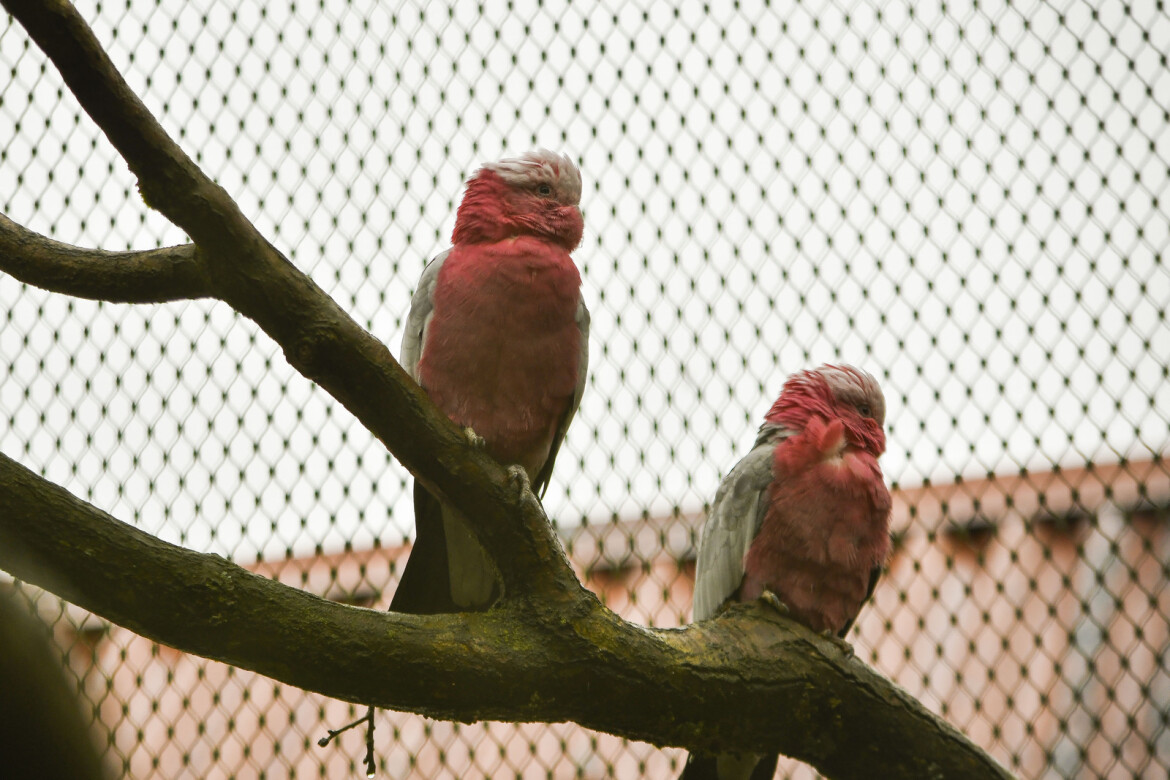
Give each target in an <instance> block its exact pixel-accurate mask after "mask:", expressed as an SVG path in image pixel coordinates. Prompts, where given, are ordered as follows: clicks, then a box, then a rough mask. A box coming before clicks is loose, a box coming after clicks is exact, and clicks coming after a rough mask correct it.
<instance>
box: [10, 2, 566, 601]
mask: <svg viewBox="0 0 1170 780" xmlns="http://www.w3.org/2000/svg"><path fill="white" fill-rule="evenodd" d="M2 3H3V5H4V7H5V8H7V9H8V11H9V13H11V14H12V15H13V16H14V17H16V18H17V20H19V21H20V23H21V24H22V25H24V27H25V29H27V30H28V32H29V35H30V36H31V37H32V38H33V40H35V41H36V43H37V44H38V45H39V46H40V47H41V48H42V49H43V50H44V51H45V53H46V54H47V55H48V56H49V58H50V59H52V60H53V62H54V64H56V65H57V67H58V69H59V70H60V71H61V75H62V77H63V78H64V79H65V82H66V83H67V84H68V85H69V88H70V89H71V90H72V91H73V93H74V94H75V95H76V96H77V99H78V100H79V101H80V102H81V105H82V106H83V107H84V108H85V110H86V111H87V112H88V113H89V114H90V116H91V117H92V118H93V119H94V121H95V122H97V124H98V126H99V127H101V129H102V130H103V131H104V132H105V133H106V135H107V136H108V137H109V138H110V141H111V142H112V143H113V144H114V146H115V147H117V149H118V151H119V152H121V153H122V155H123V157H125V158H126V161H127V163H128V164H129V165H130V169H131V170H132V171H134V173H135V174H136V175H137V176H138V181H139V188H140V189H141V191H142V193H143V197H144V198H145V199H146V201H147V203H148V205H151V206H153V207H154V208H156V209H158V210H159V211H161V212H162V213H163V214H164V215H165V216H166V217H168V218H169V219H170V220H171V221H173V222H174V223H175V224H176V225H178V226H179V227H181V228H183V229H184V230H186V231H187V233H188V234H189V235H190V236H191V237H192V238H193V239H194V240H195V244H196V246H198V247H199V252H198V258H199V259H201V260H202V261H203V262H204V263H206V268H205V270H204V272H203V275H204V276H205V277H206V279H207V280H208V282H209V283H210V285H211V290H210V294H211V295H213V296H214V297H216V298H219V299H220V300H222V301H224V302H226V303H228V304H229V305H230V306H231V307H232V308H234V309H235V310H236V311H238V312H240V313H241V314H243V315H244V316H246V317H249V318H250V319H252V320H254V321H255V322H256V323H257V324H258V325H259V326H260V327H261V328H262V329H263V330H264V331H265V333H267V334H268V335H269V336H270V337H272V339H273V340H274V341H276V342H277V343H278V344H279V345H280V346H281V347H282V348H283V350H284V354H285V357H286V358H287V359H288V361H289V363H290V364H291V365H292V366H293V367H294V368H296V369H297V370H298V371H300V372H301V373H302V374H304V375H305V376H306V377H308V378H309V379H312V380H313V381H315V382H317V384H319V385H321V387H323V388H324V389H325V390H326V391H328V392H329V393H330V395H332V396H333V397H334V398H336V399H337V400H338V401H340V402H341V403H342V404H343V405H344V406H345V407H346V408H347V409H349V411H350V412H352V413H353V415H354V416H355V417H357V418H358V419H359V420H361V422H362V424H363V425H365V426H366V428H368V429H369V430H370V432H371V433H373V434H374V435H375V436H377V437H378V439H379V440H381V441H382V443H383V444H385V445H386V447H387V449H389V450H390V451H391V452H392V453H394V455H395V456H396V457H397V458H398V459H399V461H400V462H401V463H402V464H403V465H404V466H405V467H406V468H407V469H408V470H409V471H410V472H411V473H412V474H414V476H415V477H416V478H418V479H419V480H421V481H422V483H423V484H424V485H426V487H427V488H428V489H429V490H431V491H432V492H433V493H435V494H436V495H439V496H442V497H444V498H445V499H446V500H448V501H450V502H451V503H452V504H454V505H455V506H456V507H458V508H459V509H460V510H461V511H462V512H463V513H464V514H465V515H467V516H469V517H475V518H476V523H475V525H474V527H473V529H472V530H473V531H474V532H475V533H476V535H477V536H478V537H479V541H480V542H481V543H482V544H483V546H484V548H485V549H486V550H487V551H488V553H489V554H490V555H492V556H493V557H494V558H495V560H496V561H498V562H501V563H502V562H505V561H506V562H507V565H501V566H499V569H500V573H501V577H502V579H503V586H504V592H505V595H508V594H519V593H526V592H528V593H531V592H544V593H546V594H547V597H549V598H558V597H564V596H565V594H567V593H571V592H572V591H573V590H574V589H575V588H576V587H579V586H578V583H577V579H576V577H575V576H574V575H573V572H572V569H571V568H570V567H569V565H568V562H567V561H566V560H565V557H564V552H563V551H562V549H561V547H560V543H559V541H558V540H557V539H556V536H555V534H554V533H553V531H552V528H551V526H550V525H549V523H548V519H547V518H546V517H545V515H544V511H543V509H542V508H541V506H540V503H539V502H538V501H536V500H535V499H531V497H529V499H530V500H525V497H524V496H521V495H519V494H518V491H515V490H509V489H508V487H507V484H508V483H507V480H506V479H505V474H506V472H505V471H504V469H503V468H501V466H500V465H499V464H498V463H497V462H496V461H495V460H493V459H492V458H491V457H490V456H488V455H487V454H486V453H484V452H483V451H482V450H480V449H478V448H475V447H472V446H470V445H469V444H468V442H467V441H466V439H465V437H464V436H463V434H462V432H461V431H460V429H459V428H458V427H457V426H456V425H455V424H454V423H452V422H451V421H450V420H449V419H447V417H446V415H444V414H443V413H442V412H440V411H439V410H438V408H437V407H435V405H434V404H433V403H431V401H430V399H429V398H428V397H427V396H426V394H425V393H424V392H423V391H422V389H421V388H419V386H418V384H417V383H415V381H414V380H413V379H411V378H410V377H409V376H408V375H407V374H406V372H405V371H403V370H402V367H401V366H399V365H398V363H397V361H395V360H394V357H393V356H392V355H391V354H390V351H389V350H387V349H386V347H385V346H384V345H383V344H382V343H381V342H380V341H378V340H377V339H375V338H374V337H373V336H371V335H370V334H369V333H367V332H366V331H365V330H363V329H362V328H361V326H359V325H358V324H357V323H356V322H354V321H353V319H352V318H350V317H349V315H348V314H346V312H345V311H344V310H343V309H342V308H341V307H340V306H338V305H337V303H336V302H334V301H333V299H332V298H330V297H329V296H328V295H327V294H326V293H325V292H324V291H323V290H322V289H321V288H320V287H318V286H317V285H316V284H314V283H313V281H312V280H311V279H309V277H307V276H305V274H303V273H301V272H300V271H299V270H297V268H296V267H295V266H293V265H292V263H290V262H289V261H288V260H287V259H285V257H284V256H283V255H282V254H281V253H280V252H279V251H277V250H276V248H274V247H273V246H272V245H271V244H269V243H268V241H267V240H266V239H265V238H264V237H263V236H262V235H260V233H259V231H257V230H256V228H255V227H254V226H253V225H252V224H251V223H250V222H249V221H248V220H247V218H245V217H244V215H243V214H242V213H241V212H240V210H239V207H238V206H237V205H236V204H235V202H234V201H233V200H232V199H231V198H230V197H229V196H228V194H227V193H226V192H225V191H224V190H223V189H222V188H221V187H219V185H217V184H215V183H214V182H212V181H211V180H210V179H208V178H207V176H206V175H205V174H204V173H203V172H202V171H201V170H200V169H199V168H198V166H196V165H195V163H194V162H193V161H192V160H191V158H190V157H188V156H187V155H186V154H185V153H184V152H183V150H182V149H180V148H179V146H178V144H176V143H175V142H174V141H172V140H171V139H170V137H168V136H167V134H166V131H165V130H163V128H162V126H161V125H159V123H158V121H157V120H155V118H154V117H153V116H151V115H150V112H149V111H147V110H146V107H145V106H144V105H143V104H142V101H140V100H139V99H138V97H137V96H136V95H135V94H134V93H133V92H132V91H131V90H130V87H129V86H128V85H127V84H126V82H125V80H124V79H123V78H122V76H121V74H119V73H118V71H117V70H116V69H115V68H114V65H113V63H112V62H111V61H110V58H109V56H108V55H107V54H106V53H105V51H103V50H102V48H101V45H100V44H99V43H98V41H97V39H96V38H95V37H94V35H93V31H92V30H90V29H89V26H88V25H86V23H85V21H84V20H83V19H82V18H81V17H80V16H79V15H78V13H77V11H76V9H74V8H73V6H72V5H70V4H69V3H67V2H64V0H45V1H42V0H2ZM7 262H9V260H8V259H7V258H5V257H4V256H3V253H0V263H7ZM0 268H2V269H3V270H9V269H10V267H9V266H8V265H3V266H0ZM90 278H92V276H91V277H90ZM201 292H202V293H203V294H206V291H201ZM86 297H93V296H88V295H87V296H86Z"/></svg>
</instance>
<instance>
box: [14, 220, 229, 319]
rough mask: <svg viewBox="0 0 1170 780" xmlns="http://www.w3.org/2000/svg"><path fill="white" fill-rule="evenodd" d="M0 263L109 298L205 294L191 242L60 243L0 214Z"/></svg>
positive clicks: (34, 280) (55, 288)
mask: <svg viewBox="0 0 1170 780" xmlns="http://www.w3.org/2000/svg"><path fill="white" fill-rule="evenodd" d="M0 268H2V269H4V270H5V271H7V272H8V273H10V274H12V275H13V276H14V277H16V278H17V279H19V280H20V281H22V282H24V283H25V284H31V285H32V286H34V287H40V288H41V289H43V290H49V291H50V292H58V293H64V294H65V295H72V296H74V297H75V298H89V299H90V300H95V301H109V302H110V303H164V302H166V301H178V300H185V299H189V298H207V297H209V296H210V295H211V284H210V282H209V281H208V279H207V276H206V274H205V272H204V266H203V264H202V263H201V262H200V261H199V257H198V254H197V251H196V249H195V245H194V244H183V245H182V246H169V247H165V248H163V249H146V250H142V251H137V252H107V251H104V250H101V249H82V248H80V247H75V246H71V245H69V244H63V243H61V242H60V241H54V240H52V239H50V238H46V237H44V236H42V235H39V234H37V233H34V232H33V231H31V230H28V229H27V228H24V227H22V226H20V225H18V224H16V223H15V222H13V221H12V220H10V219H9V218H8V217H6V216H4V215H3V214H0Z"/></svg>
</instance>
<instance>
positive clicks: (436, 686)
mask: <svg viewBox="0 0 1170 780" xmlns="http://www.w3.org/2000/svg"><path fill="white" fill-rule="evenodd" d="M0 497H2V501H3V503H2V504H0V510H2V511H0V568H3V569H5V570H7V571H10V572H12V573H13V574H14V575H16V576H17V577H20V578H21V579H24V580H26V581H28V582H30V583H33V584H35V585H39V586H41V587H44V588H46V589H49V590H51V591H53V592H54V593H57V594H59V595H60V596H62V597H63V598H66V599H67V600H69V601H71V602H74V603H76V604H78V605H80V606H82V607H84V608H86V609H89V610H91V611H93V612H95V613H97V614H99V615H102V616H103V617H106V618H108V619H110V620H112V621H114V622H116V623H118V624H120V625H124V626H126V627H128V628H130V629H132V630H134V631H136V632H137V633H140V634H142V635H143V636H146V637H149V638H151V639H154V640H156V641H159V642H163V643H165V644H167V645H170V646H172V647H176V648H178V649H180V650H183V651H185V652H190V653H195V654H197V655H202V656H205V657H208V658H214V659H217V660H220V661H224V662H225V663H229V664H232V665H234V666H238V667H241V668H244V669H250V670H253V671H256V672H259V673H261V674H264V675H267V676H269V677H272V678H274V679H277V680H280V681H282V682H286V683H288V684H290V685H295V686H297V687H299V688H303V689H306V690H311V691H317V692H319V693H323V694H326V695H328V696H332V697H336V698H340V699H346V700H349V701H354V702H363V703H374V704H377V705H379V706H382V707H387V708H392V709H396V710H406V711H411V712H418V713H422V714H425V715H430V716H432V717H436V718H443V719H448V720H460V721H472V720H481V719H489V720H505V721H545V722H556V721H563V720H571V721H575V722H577V723H580V724H582V725H585V726H588V727H590V728H594V729H599V730H602V731H607V732H609V733H612V734H618V735H620V736H625V737H629V738H631V739H642V740H649V741H651V742H654V743H656V744H660V745H666V744H673V745H684V746H686V747H690V748H697V749H706V750H714V749H720V750H726V749H740V750H753V751H760V752H763V751H765V750H769V749H779V750H781V751H782V752H784V753H786V754H788V755H792V756H795V757H797V758H800V759H802V760H804V761H807V762H809V763H811V764H812V765H814V766H816V767H817V768H818V769H819V770H820V771H821V772H823V773H824V774H826V775H828V776H830V777H834V778H869V777H877V776H880V777H890V778H897V777H908V778H921V777H939V778H994V777H1008V776H1009V775H1007V773H1006V772H1004V771H1003V770H1002V768H1000V767H999V766H998V765H997V764H996V763H995V762H994V761H993V760H991V759H990V758H989V757H988V756H987V755H986V754H985V753H983V752H982V751H980V750H979V749H978V748H976V747H975V746H974V745H972V744H971V743H970V742H969V741H968V740H966V738H964V737H963V736H962V735H961V734H959V733H958V732H957V731H955V730H954V729H953V728H952V727H951V726H949V725H947V724H946V723H945V722H943V721H942V720H940V719H938V718H936V717H935V716H933V715H931V714H930V713H929V712H927V711H926V710H925V709H924V708H923V707H922V706H921V705H920V704H919V703H918V702H916V701H914V700H913V699H911V698H910V697H909V696H908V695H907V694H906V693H904V692H903V691H901V690H899V689H898V688H897V687H895V686H894V685H893V684H891V683H890V682H889V681H888V680H886V679H885V678H883V677H882V676H881V675H878V674H877V673H876V672H874V671H873V670H871V669H870V668H869V667H867V666H866V665H865V664H863V663H861V662H860V661H858V660H856V659H846V658H844V657H843V655H842V653H841V652H840V650H839V649H837V647H836V646H835V645H833V644H832V643H830V642H828V641H827V640H825V639H823V638H821V637H819V636H817V635H815V634H813V633H812V632H810V631H809V630H807V629H805V628H803V627H801V626H798V625H796V624H794V623H791V622H789V621H786V620H783V619H781V618H779V617H778V616H776V615H775V614H774V613H773V612H772V611H771V610H770V609H769V608H768V607H761V606H756V605H751V606H746V607H740V608H737V609H736V610H734V611H733V612H732V613H731V614H729V615H727V616H725V617H721V618H718V619H716V620H712V621H708V622H706V623H703V624H700V625H697V626H690V627H688V628H686V629H676V630H655V629H647V628H644V627H640V626H636V625H633V624H630V623H627V622H625V621H623V620H621V619H620V618H618V617H617V616H616V615H614V614H613V613H612V612H610V611H609V610H607V609H605V608H604V607H603V606H602V605H601V604H600V603H598V601H597V599H596V598H594V597H593V595H592V594H590V593H588V592H587V591H584V590H583V589H578V590H576V591H575V593H573V594H572V595H571V597H569V598H566V599H561V600H559V601H550V600H543V599H539V598H536V597H535V596H534V597H530V598H522V599H513V600H510V601H507V602H505V603H504V604H503V606H501V607H500V608H496V609H493V610H491V611H489V612H486V613H472V614H466V615H431V616H423V615H398V614H393V613H384V612H378V611H375V610H369V609H361V608H357V607H349V606H345V605H340V604H334V603H332V602H329V601H326V600H324V599H321V598H318V597H317V596H313V595H311V594H308V593H305V592H303V591H300V590H297V589H295V588H290V587H288V586H285V585H282V584H280V583H277V582H273V581H271V580H266V579H264V578H263V577H259V576H257V575H254V574H251V573H250V572H247V571H245V570H244V569H241V568H239V567H238V566H236V565H235V564H232V563H230V562H229V561H226V560H224V559H223V558H220V557H218V556H214V555H206V554H201V553H195V552H191V551H190V550H185V549H183V548H181V547H176V546H174V545H171V544H168V543H166V542H163V541H160V540H158V539H156V538H155V537H153V536H151V535H149V534H146V533H144V532H142V531H139V530H137V529H135V528H133V527H131V526H129V525H126V524H124V523H121V522H119V521H117V520H115V519H114V518H112V517H110V516H109V515H107V514H105V513H103V512H101V511H100V510H98V509H96V508H95V507H93V506H90V505H89V504H87V503H85V502H84V501H81V500H80V499H78V498H75V497H74V496H73V495H71V494H70V493H69V492H67V491H66V490H64V489H63V488H61V487H59V486H57V485H54V484H52V483H50V482H47V481H46V480H44V479H42V478H40V477H38V476H36V475H35V474H33V473H32V472H31V471H29V470H28V469H25V468H24V467H22V466H20V465H19V464H17V463H15V462H14V461H12V460H10V459H8V458H6V457H4V456H2V455H0Z"/></svg>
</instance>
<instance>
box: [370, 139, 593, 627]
mask: <svg viewBox="0 0 1170 780" xmlns="http://www.w3.org/2000/svg"><path fill="white" fill-rule="evenodd" d="M580 200H581V173H580V171H578V170H577V166H576V165H574V164H573V162H572V161H571V160H570V159H569V158H568V157H567V156H563V155H557V154H553V153H552V152H548V151H544V150H540V151H535V152H529V153H528V154H525V155H523V156H521V157H516V158H511V159H505V160H501V161H500V162H495V163H488V164H486V165H484V166H483V167H482V168H480V169H479V171H477V172H476V173H475V175H474V176H472V177H471V179H470V180H469V181H468V182H467V190H466V192H465V193H464V195H463V201H462V202H461V203H460V204H459V210H458V212H457V213H456V216H455V231H454V233H453V234H452V237H451V243H452V247H451V249H449V250H447V251H446V252H444V253H443V254H441V255H439V256H438V257H436V258H435V259H434V260H432V261H431V262H430V263H429V264H428V265H427V267H426V268H425V269H424V270H423V273H422V278H420V279H419V283H418V289H417V290H416V291H415V293H414V296H413V298H412V299H411V302H410V314H409V316H408V317H407V321H406V332H405V334H404V335H403V337H402V352H401V362H402V365H403V367H404V368H405V369H406V370H407V371H408V372H409V373H410V375H411V376H412V377H414V379H415V380H416V381H417V382H418V383H419V384H420V385H422V387H423V388H424V389H425V390H426V391H427V393H428V394H429V395H430V397H431V400H433V401H434V402H435V404H436V405H437V406H438V407H439V408H440V409H442V410H443V411H444V412H446V413H447V415H448V416H449V417H450V418H451V419H452V420H454V421H455V422H456V423H458V424H459V425H462V426H465V427H466V428H468V429H470V430H469V431H468V433H469V435H471V433H472V432H474V436H475V437H476V440H477V441H479V440H480V439H482V443H483V446H484V447H486V449H487V452H488V453H489V454H491V455H492V456H493V457H494V458H496V460H498V461H500V462H501V463H503V464H506V465H514V466H519V467H521V468H523V469H524V472H525V473H526V475H527V477H528V480H529V481H530V483H531V486H532V489H533V491H534V492H536V493H537V494H538V495H543V493H544V490H545V488H546V487H547V486H548V482H549V478H550V476H551V475H552V468H553V461H554V460H555V459H556V456H557V450H558V449H559V448H560V446H561V442H562V441H563V440H564V438H565V431H566V429H568V427H569V423H570V422H571V421H572V419H573V415H574V413H576V411H577V407H578V406H579V405H580V403H581V395H582V393H583V392H584V391H585V377H586V371H587V368H588V362H589V343H588V340H589V311H588V310H587V309H586V308H585V303H584V301H583V300H582V298H581V274H580V272H578V270H577V266H576V265H574V264H573V260H572V258H570V257H569V253H570V252H572V251H573V250H574V249H575V248H576V247H577V245H578V244H579V243H581V234H582V232H583V230H584V223H583V221H582V219H581V210H580V209H579V208H578V205H577V204H578V203H579V202H580ZM414 510H415V524H416V526H415V531H416V538H415V543H414V547H413V549H412V550H411V553H410V559H409V560H408V562H407V565H406V569H405V571H404V572H403V574H402V580H401V581H400V583H399V585H398V590H397V591H396V592H395V594H394V599H393V601H392V603H391V606H390V608H391V609H392V610H395V611H398V612H410V613H415V614H424V613H425V614H429V613H438V612H463V611H473V610H483V609H486V608H487V607H489V606H490V605H491V604H492V602H493V601H495V599H496V598H497V597H498V596H499V587H498V583H499V581H498V578H497V575H496V570H495V565H494V563H492V562H491V561H490V560H489V559H488V558H487V557H486V555H485V553H484V551H483V548H482V547H481V546H480V544H479V542H477V541H476V539H475V537H474V536H473V535H472V533H471V530H470V528H469V527H468V523H469V522H474V518H470V519H469V518H466V517H463V516H462V515H460V514H459V513H458V512H456V511H455V510H454V509H453V508H452V507H449V506H442V505H440V503H439V501H438V499H436V498H435V497H434V496H432V495H431V494H430V493H428V492H427V491H426V490H425V489H423V488H422V487H420V486H419V485H417V484H416V485H415V488H414Z"/></svg>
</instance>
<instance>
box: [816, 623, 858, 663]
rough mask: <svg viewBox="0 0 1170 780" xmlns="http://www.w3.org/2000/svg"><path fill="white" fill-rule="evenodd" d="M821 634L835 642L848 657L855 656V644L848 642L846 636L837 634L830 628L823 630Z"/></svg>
mask: <svg viewBox="0 0 1170 780" xmlns="http://www.w3.org/2000/svg"><path fill="white" fill-rule="evenodd" d="M821 636H823V637H824V638H825V639H828V640H829V641H830V642H832V643H833V644H835V645H836V646H837V649H838V650H840V651H841V652H842V653H843V654H844V655H845V657H846V658H852V657H853V645H851V644H849V642H847V641H846V640H845V638H844V637H839V636H837V635H836V634H834V633H833V632H832V631H830V630H829V629H825V630H824V631H822V632H821Z"/></svg>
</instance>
